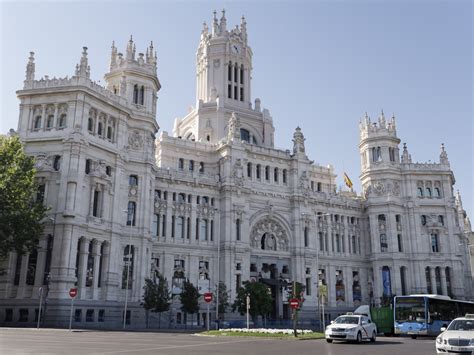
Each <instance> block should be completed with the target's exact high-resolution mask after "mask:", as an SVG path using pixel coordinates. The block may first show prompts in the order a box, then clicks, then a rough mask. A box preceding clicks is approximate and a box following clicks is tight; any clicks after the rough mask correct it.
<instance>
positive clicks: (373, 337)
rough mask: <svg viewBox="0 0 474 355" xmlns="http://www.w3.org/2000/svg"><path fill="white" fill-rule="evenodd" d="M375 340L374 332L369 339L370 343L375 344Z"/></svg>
mask: <svg viewBox="0 0 474 355" xmlns="http://www.w3.org/2000/svg"><path fill="white" fill-rule="evenodd" d="M376 338H377V334H375V332H373V333H372V337H371V338H370V342H371V343H375V339H376Z"/></svg>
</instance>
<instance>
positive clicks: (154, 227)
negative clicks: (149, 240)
mask: <svg viewBox="0 0 474 355" xmlns="http://www.w3.org/2000/svg"><path fill="white" fill-rule="evenodd" d="M159 225H160V215H158V214H156V213H155V214H154V215H153V222H152V225H151V234H152V235H153V236H154V237H158V226H159Z"/></svg>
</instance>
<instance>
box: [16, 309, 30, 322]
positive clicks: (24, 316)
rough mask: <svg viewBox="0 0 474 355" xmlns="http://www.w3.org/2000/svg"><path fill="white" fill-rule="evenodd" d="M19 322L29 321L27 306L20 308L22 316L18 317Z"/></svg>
mask: <svg viewBox="0 0 474 355" xmlns="http://www.w3.org/2000/svg"><path fill="white" fill-rule="evenodd" d="M18 321H19V322H28V309H27V308H20V318H19V319H18Z"/></svg>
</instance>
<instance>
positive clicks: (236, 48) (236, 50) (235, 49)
mask: <svg viewBox="0 0 474 355" xmlns="http://www.w3.org/2000/svg"><path fill="white" fill-rule="evenodd" d="M231 50H232V53H234V54H239V53H240V46H239V45H238V44H233V45H232V46H231Z"/></svg>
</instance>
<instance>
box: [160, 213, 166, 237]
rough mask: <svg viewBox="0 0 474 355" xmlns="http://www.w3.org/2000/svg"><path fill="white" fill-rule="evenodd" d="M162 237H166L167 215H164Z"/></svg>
mask: <svg viewBox="0 0 474 355" xmlns="http://www.w3.org/2000/svg"><path fill="white" fill-rule="evenodd" d="M161 236H163V237H166V215H165V214H164V215H163V225H162V226H161Z"/></svg>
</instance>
